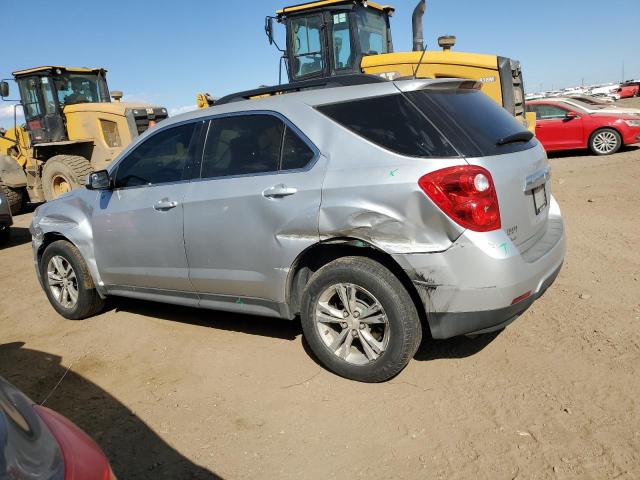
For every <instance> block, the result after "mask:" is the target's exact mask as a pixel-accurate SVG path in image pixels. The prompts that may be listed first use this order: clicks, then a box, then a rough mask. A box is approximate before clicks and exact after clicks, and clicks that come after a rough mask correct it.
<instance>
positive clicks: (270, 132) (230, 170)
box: [201, 115, 284, 178]
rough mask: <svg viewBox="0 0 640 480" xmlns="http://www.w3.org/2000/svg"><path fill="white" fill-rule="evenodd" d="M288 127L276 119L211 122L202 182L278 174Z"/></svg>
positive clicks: (247, 117)
mask: <svg viewBox="0 0 640 480" xmlns="http://www.w3.org/2000/svg"><path fill="white" fill-rule="evenodd" d="M283 129H284V123H282V121H281V120H280V119H278V118H277V117H274V116H272V115H239V116H231V117H224V118H218V119H214V120H211V123H210V125H209V133H208V135H207V141H206V144H205V148H204V155H203V158H202V174H201V177H202V178H213V177H225V176H230V175H246V174H252V173H253V174H255V173H264V172H275V171H277V170H278V160H279V158H280V150H281V147H282V136H283Z"/></svg>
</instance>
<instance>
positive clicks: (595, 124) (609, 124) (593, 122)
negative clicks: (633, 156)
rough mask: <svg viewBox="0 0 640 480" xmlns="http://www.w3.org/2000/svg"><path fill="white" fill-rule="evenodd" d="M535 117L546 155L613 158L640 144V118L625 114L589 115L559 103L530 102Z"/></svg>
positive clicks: (579, 109)
mask: <svg viewBox="0 0 640 480" xmlns="http://www.w3.org/2000/svg"><path fill="white" fill-rule="evenodd" d="M527 111H529V112H535V113H536V137H538V140H540V142H541V143H542V145H543V146H544V148H545V150H546V151H547V152H554V151H557V150H573V149H582V148H589V149H590V150H591V151H592V152H593V153H594V154H596V155H610V154H612V153H615V152H617V151H618V150H619V149H620V147H622V145H629V144H632V143H638V142H640V118H638V117H637V116H630V115H626V114H611V113H604V114H603V113H589V112H587V111H586V110H582V109H581V108H579V107H576V106H575V105H569V104H567V103H564V102H562V101H560V100H552V99H548V100H547V99H545V100H535V101H530V102H527Z"/></svg>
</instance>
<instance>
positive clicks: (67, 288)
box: [47, 255, 78, 309]
mask: <svg viewBox="0 0 640 480" xmlns="http://www.w3.org/2000/svg"><path fill="white" fill-rule="evenodd" d="M47 283H48V285H49V290H50V291H51V294H52V296H53V298H54V299H55V300H56V301H57V302H58V303H59V304H60V305H61V306H62V307H63V308H66V309H72V308H74V307H75V306H76V304H77V303H78V278H77V277H76V272H74V271H73V267H72V266H71V264H70V263H69V262H68V261H67V260H66V259H65V258H63V257H61V256H60V255H56V256H54V257H51V260H49V264H48V265H47Z"/></svg>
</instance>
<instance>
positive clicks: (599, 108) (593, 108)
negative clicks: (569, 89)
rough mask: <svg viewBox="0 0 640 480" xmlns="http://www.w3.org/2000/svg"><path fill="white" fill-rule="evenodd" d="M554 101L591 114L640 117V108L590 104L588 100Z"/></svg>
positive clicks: (566, 99) (559, 99) (567, 99)
mask: <svg viewBox="0 0 640 480" xmlns="http://www.w3.org/2000/svg"><path fill="white" fill-rule="evenodd" d="M554 100H557V101H560V102H563V103H566V104H567V105H570V106H571V107H572V108H573V107H577V108H581V109H583V110H585V111H587V112H589V113H599V114H602V113H611V114H613V115H623V114H626V115H631V116H637V117H640V108H631V107H621V106H619V105H614V104H612V103H599V104H596V103H590V102H589V101H588V100H583V99H582V98H562V97H561V98H554Z"/></svg>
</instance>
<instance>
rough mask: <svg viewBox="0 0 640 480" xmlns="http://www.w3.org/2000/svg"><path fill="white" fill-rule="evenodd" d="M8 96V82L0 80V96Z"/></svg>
mask: <svg viewBox="0 0 640 480" xmlns="http://www.w3.org/2000/svg"><path fill="white" fill-rule="evenodd" d="M8 96H9V84H8V83H7V82H0V97H8Z"/></svg>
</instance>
